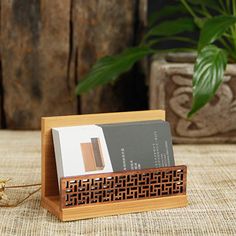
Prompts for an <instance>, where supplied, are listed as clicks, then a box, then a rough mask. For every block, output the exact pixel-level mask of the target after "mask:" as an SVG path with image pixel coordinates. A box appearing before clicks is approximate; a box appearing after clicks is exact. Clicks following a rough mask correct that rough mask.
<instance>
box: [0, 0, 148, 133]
mask: <svg viewBox="0 0 236 236" xmlns="http://www.w3.org/2000/svg"><path fill="white" fill-rule="evenodd" d="M146 9H147V1H146V0H63V1H61V0H1V1H0V14H1V18H0V19H1V24H0V47H1V53H0V104H1V106H0V127H2V128H9V129H39V128H40V117H41V116H53V115H66V114H77V113H94V112H107V111H119V110H132V109H142V108H143V106H145V101H144V100H142V99H141V100H138V98H142V97H143V95H144V96H145V91H143V90H141V91H140V89H139V88H140V87H145V86H143V85H144V81H142V80H138V78H137V77H139V75H138V74H137V70H134V71H133V72H131V73H129V74H127V75H126V77H127V78H125V79H123V80H119V82H118V83H116V84H114V85H108V86H104V87H101V88H97V89H96V90H93V91H91V92H89V93H87V94H85V95H82V96H80V97H77V96H76V94H75V87H76V84H77V82H78V81H79V80H80V79H81V77H82V76H83V75H84V74H85V73H86V72H87V71H88V70H89V68H90V67H91V65H92V64H93V63H94V62H95V61H96V60H97V59H98V58H100V57H102V56H104V55H111V54H114V53H117V52H120V51H122V49H124V48H125V47H127V46H131V45H134V44H135V43H136V42H137V39H138V38H139V35H140V33H141V32H142V29H143V26H144V24H145V22H146ZM142 83H143V84H142ZM130 88H132V89H130ZM139 93H140V94H139Z"/></svg>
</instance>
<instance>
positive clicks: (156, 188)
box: [60, 166, 187, 208]
mask: <svg viewBox="0 0 236 236" xmlns="http://www.w3.org/2000/svg"><path fill="white" fill-rule="evenodd" d="M186 175H187V167H186V166H174V167H164V168H152V169H145V170H134V171H123V172H113V173H105V174H104V173H103V174H93V175H83V176H75V177H68V178H62V179H61V194H60V196H61V207H62V208H68V207H74V206H79V205H86V204H93V205H94V204H101V203H108V202H109V203H111V202H121V201H127V200H138V199H147V198H158V197H165V196H174V195H181V194H186Z"/></svg>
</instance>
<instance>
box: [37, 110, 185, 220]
mask: <svg viewBox="0 0 236 236" xmlns="http://www.w3.org/2000/svg"><path fill="white" fill-rule="evenodd" d="M157 119H159V120H165V112H164V111H161V110H152V111H137V112H121V113H104V114H91V115H74V116H58V117H44V118H42V132H41V134H42V192H41V205H42V206H43V207H44V208H46V209H48V210H49V211H50V212H51V213H52V214H54V215H56V216H57V217H58V218H59V219H60V220H62V221H70V220H77V219H86V218H92V217H99V216H108V215H115V214H124V213H132V212H142V211H148V210H156V209H166V208H175V207H184V206H186V205H187V195H186V177H187V167H186V166H184V165H181V166H173V167H164V168H152V169H145V170H132V171H121V172H113V173H104V174H92V175H91V174H90V175H83V176H74V177H66V178H61V180H60V184H61V186H60V191H59V188H58V181H57V170H56V162H55V156H54V155H55V154H54V148H53V140H52V132H51V129H52V128H55V127H63V126H76V125H89V124H106V123H118V122H130V121H144V120H157ZM144 158H145V157H144Z"/></svg>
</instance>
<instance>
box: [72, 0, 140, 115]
mask: <svg viewBox="0 0 236 236" xmlns="http://www.w3.org/2000/svg"><path fill="white" fill-rule="evenodd" d="M137 4H138V2H137V1H134V0H130V1H127V0H119V1H117V0H109V1H104V0H98V1H94V0H86V1H84V0H75V1H73V6H72V19H73V45H72V60H71V61H72V63H71V68H70V73H71V76H74V77H75V78H76V80H77V81H80V80H81V78H82V77H83V76H84V75H85V74H86V73H87V72H88V71H89V69H90V68H91V66H92V65H93V64H94V63H95V62H96V60H97V59H98V58H101V57H103V56H106V55H113V54H116V53H118V52H121V51H122V50H123V49H124V48H126V47H127V46H131V45H132V43H133V40H134V26H135V25H134V24H135V18H134V17H135V11H136V6H137ZM136 20H137V19H136ZM130 77H131V76H130ZM126 79H128V78H127V77H126V78H124V80H122V81H118V82H117V83H115V84H114V85H111V84H110V85H106V86H103V87H98V88H96V89H94V90H92V91H90V92H88V93H86V94H84V95H82V96H81V97H80V112H81V113H82V114H83V113H99V112H114V111H121V110H125V101H124V99H125V96H126V95H125V94H126V93H127V92H126V90H125V87H126V86H127V84H126Z"/></svg>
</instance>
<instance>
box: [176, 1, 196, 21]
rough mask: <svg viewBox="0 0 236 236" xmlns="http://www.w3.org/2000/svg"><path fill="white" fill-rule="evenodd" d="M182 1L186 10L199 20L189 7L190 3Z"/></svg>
mask: <svg viewBox="0 0 236 236" xmlns="http://www.w3.org/2000/svg"><path fill="white" fill-rule="evenodd" d="M180 1H181V3H182V4H183V5H184V6H185V8H186V9H187V10H188V12H189V13H190V14H191V15H192V16H193V18H198V16H197V15H196V14H195V13H194V11H193V10H192V8H191V7H190V6H189V5H188V3H187V2H186V1H185V0H180Z"/></svg>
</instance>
